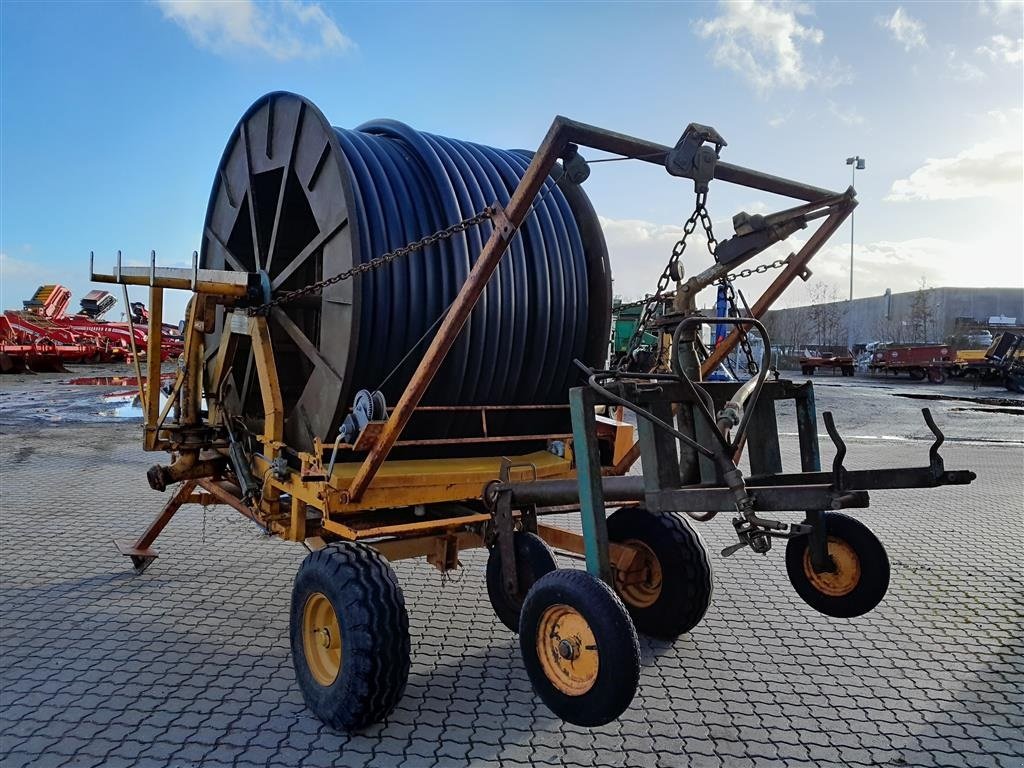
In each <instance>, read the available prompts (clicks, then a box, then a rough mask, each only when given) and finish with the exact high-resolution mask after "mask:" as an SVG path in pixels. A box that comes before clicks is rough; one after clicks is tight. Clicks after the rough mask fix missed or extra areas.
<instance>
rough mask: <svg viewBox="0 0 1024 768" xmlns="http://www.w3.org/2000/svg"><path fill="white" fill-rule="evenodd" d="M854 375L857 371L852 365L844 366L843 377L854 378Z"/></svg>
mask: <svg viewBox="0 0 1024 768" xmlns="http://www.w3.org/2000/svg"><path fill="white" fill-rule="evenodd" d="M854 373H855V371H854V368H853V366H852V365H844V366H843V376H853V374H854Z"/></svg>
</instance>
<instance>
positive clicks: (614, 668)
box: [519, 568, 640, 728]
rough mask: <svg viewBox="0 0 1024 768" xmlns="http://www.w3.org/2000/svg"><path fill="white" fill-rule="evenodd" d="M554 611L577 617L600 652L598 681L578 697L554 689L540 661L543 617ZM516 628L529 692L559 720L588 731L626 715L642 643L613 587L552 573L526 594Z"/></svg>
mask: <svg viewBox="0 0 1024 768" xmlns="http://www.w3.org/2000/svg"><path fill="white" fill-rule="evenodd" d="M555 605H567V606H569V607H570V608H573V609H574V610H576V611H578V612H579V613H580V614H581V615H582V616H583V618H584V619H585V620H586V622H587V624H589V625H590V629H591V631H592V632H593V634H594V641H595V645H596V646H597V648H598V653H599V659H598V670H597V677H596V679H595V680H594V683H593V685H592V687H591V688H590V689H589V690H587V691H586V692H585V693H582V694H580V695H569V694H566V693H564V692H562V691H560V690H559V689H558V688H557V687H555V685H554V684H553V683H552V682H551V681H550V680H549V679H548V677H547V675H545V673H544V669H543V667H542V666H541V662H540V659H539V658H538V650H537V632H538V629H539V627H540V622H541V617H542V616H543V615H544V613H545V611H546V610H547V609H548V608H550V607H552V606H555ZM519 626H520V628H521V632H520V634H519V647H520V649H521V651H522V654H523V665H524V666H525V667H526V673H527V674H528V675H529V677H530V682H531V683H533V690H534V691H535V692H536V693H537V695H538V696H539V697H540V699H541V701H543V702H544V703H545V704H546V705H547V706H548V708H549V709H550V710H551V711H552V712H554V713H555V714H556V715H557V716H558V717H560V718H561V719H562V720H564V721H566V722H568V723H573V724H574V725H581V726H585V727H588V728H589V727H596V726H599V725H604V724H606V723H610V722H611V721H612V720H615V719H616V718H618V717H619V715H621V714H622V713H623V712H625V711H626V708H627V707H629V705H630V703H631V702H632V701H633V696H634V695H635V694H636V689H637V685H638V684H639V683H640V641H639V639H638V638H637V634H636V629H635V628H634V627H633V622H632V621H631V620H630V618H629V613H627V612H626V606H624V605H623V604H622V601H621V600H620V599H619V596H618V595H616V594H615V592H614V591H613V590H612V589H611V587H609V586H608V585H607V584H605V583H604V582H603V581H601V580H600V579H598V578H597V577H595V576H592V575H590V574H589V573H587V572H586V571H577V570H572V569H565V568H560V569H558V570H555V571H552V572H551V573H549V574H547V575H546V576H543V577H541V578H540V580H538V581H537V583H536V584H534V585H533V587H532V588H531V589H530V592H529V594H527V596H526V601H525V602H524V603H523V612H522V616H521V617H520V619H519Z"/></svg>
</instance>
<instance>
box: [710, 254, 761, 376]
mask: <svg viewBox="0 0 1024 768" xmlns="http://www.w3.org/2000/svg"><path fill="white" fill-rule="evenodd" d="M764 271H765V272H767V271H768V270H764ZM721 284H722V285H724V286H725V300H726V301H727V302H729V316H730V317H743V315H741V314H740V310H739V307H737V306H736V291H735V290H733V287H732V281H731V280H730V279H729V278H728V277H727V278H725V279H724V280H722V281H721ZM736 328H737V330H739V332H740V349H741V350H743V354H744V356H745V357H746V358H747V372H748V373H749V374H750V375H751V376H756V375H757V372H758V365H757V361H756V360H754V350H752V349H751V348H750V341H749V340H748V339H747V331H746V329H745V328H744V327H743V326H742V325H738V326H736Z"/></svg>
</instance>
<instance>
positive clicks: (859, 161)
mask: <svg viewBox="0 0 1024 768" xmlns="http://www.w3.org/2000/svg"><path fill="white" fill-rule="evenodd" d="M864 165H865V161H864V158H863V157H858V158H857V170H858V171H863V170H864Z"/></svg>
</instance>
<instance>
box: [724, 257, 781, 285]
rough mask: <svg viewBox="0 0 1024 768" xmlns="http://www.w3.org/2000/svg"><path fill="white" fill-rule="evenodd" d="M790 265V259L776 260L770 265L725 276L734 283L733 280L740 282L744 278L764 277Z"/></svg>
mask: <svg viewBox="0 0 1024 768" xmlns="http://www.w3.org/2000/svg"><path fill="white" fill-rule="evenodd" d="M788 263H789V259H776V260H775V261H773V262H770V263H768V264H758V265H757V266H756V267H750V268H749V269H741V270H740V271H739V272H733V273H731V274H728V275H726V276H725V279H726V280H728V281H730V282H732V281H733V280H740V279H742V278H744V277H750V276H751V275H763V274H764V273H765V272H768V271H769V270H772V269H780V268H781V267H784V266H786V265H787V264H788Z"/></svg>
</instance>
